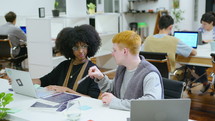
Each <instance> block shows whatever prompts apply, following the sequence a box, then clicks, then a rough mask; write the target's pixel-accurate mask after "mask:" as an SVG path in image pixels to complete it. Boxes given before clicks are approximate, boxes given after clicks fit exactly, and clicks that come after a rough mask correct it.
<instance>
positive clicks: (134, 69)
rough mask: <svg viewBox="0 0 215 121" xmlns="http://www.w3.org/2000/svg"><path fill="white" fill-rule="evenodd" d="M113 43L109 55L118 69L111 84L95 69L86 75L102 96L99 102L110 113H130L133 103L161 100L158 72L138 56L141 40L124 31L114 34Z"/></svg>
mask: <svg viewBox="0 0 215 121" xmlns="http://www.w3.org/2000/svg"><path fill="white" fill-rule="evenodd" d="M112 43H113V52H112V55H113V57H114V59H115V61H116V63H117V65H118V67H117V70H116V76H115V78H114V80H109V78H108V77H107V76H106V75H103V74H102V73H101V71H100V70H99V69H98V68H97V67H96V66H93V67H91V68H90V69H89V72H88V75H89V76H90V77H91V78H94V79H95V82H96V83H98V85H99V88H100V89H101V91H102V92H104V93H103V94H102V95H101V97H102V102H103V103H104V104H107V105H109V107H110V108H113V109H120V110H130V102H131V101H132V100H147V99H162V98H163V97H164V92H163V81H162V78H161V75H160V72H159V71H158V70H157V68H156V67H155V66H153V65H152V64H150V63H149V62H148V61H146V60H145V58H144V57H143V56H141V55H140V56H139V49H140V46H141V38H140V36H139V35H138V34H137V33H136V32H134V31H124V32H120V33H118V34H116V35H115V36H114V37H113V39H112Z"/></svg>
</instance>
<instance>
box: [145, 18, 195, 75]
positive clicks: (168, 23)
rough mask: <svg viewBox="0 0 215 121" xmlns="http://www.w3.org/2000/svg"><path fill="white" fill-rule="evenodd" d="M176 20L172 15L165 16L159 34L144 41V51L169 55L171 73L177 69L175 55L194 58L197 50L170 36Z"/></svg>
mask: <svg viewBox="0 0 215 121" xmlns="http://www.w3.org/2000/svg"><path fill="white" fill-rule="evenodd" d="M173 24H174V20H173V18H172V17H171V16H170V15H164V16H162V17H161V18H160V20H159V33H158V34H156V35H152V36H148V37H147V38H146V39H145V41H144V43H143V44H144V46H143V50H144V51H148V52H164V53H167V54H168V58H169V60H170V68H171V72H173V71H174V70H175V68H176V61H175V58H176V57H175V55H176V54H178V55H182V56H184V57H188V56H194V55H196V54H197V52H196V50H195V49H193V48H192V47H190V46H188V45H186V44H185V43H183V42H182V41H180V40H179V39H177V38H176V37H173V36H170V35H169V34H170V33H171V31H172V28H173Z"/></svg>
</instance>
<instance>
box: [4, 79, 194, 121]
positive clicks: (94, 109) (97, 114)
mask: <svg viewBox="0 0 215 121" xmlns="http://www.w3.org/2000/svg"><path fill="white" fill-rule="evenodd" d="M0 85H1V88H0V92H10V91H8V88H10V85H8V82H7V80H4V79H1V78H0ZM13 97H14V101H13V102H11V103H10V104H9V105H8V107H9V108H13V109H20V111H19V112H17V113H15V114H8V118H9V119H10V120H11V121H44V120H45V121H67V120H66V118H65V117H64V115H63V113H62V112H53V111H52V112H51V111H40V110H32V109H31V108H29V107H30V106H31V105H32V104H34V103H35V102H36V101H37V100H39V99H35V98H31V97H26V96H22V95H19V94H16V93H14V96H13ZM77 99H78V100H80V102H81V105H82V106H84V105H87V106H90V107H91V109H88V110H83V111H82V112H81V113H82V114H81V120H80V121H88V120H93V121H127V118H128V117H130V112H129V111H121V110H114V109H110V108H109V107H107V106H105V105H103V104H102V102H101V100H97V99H93V98H88V97H80V98H77ZM188 121H193V120H188Z"/></svg>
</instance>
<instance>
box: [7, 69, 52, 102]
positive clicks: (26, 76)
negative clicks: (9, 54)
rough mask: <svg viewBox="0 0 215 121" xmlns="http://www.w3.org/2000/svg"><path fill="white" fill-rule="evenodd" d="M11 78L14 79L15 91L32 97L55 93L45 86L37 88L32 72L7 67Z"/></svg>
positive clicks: (13, 86)
mask: <svg viewBox="0 0 215 121" xmlns="http://www.w3.org/2000/svg"><path fill="white" fill-rule="evenodd" d="M5 71H6V73H7V75H8V76H9V78H10V79H11V80H12V84H11V86H12V89H13V91H14V92H16V93H18V94H22V95H26V96H30V97H35V98H41V97H46V96H49V95H51V94H54V93H55V92H54V91H48V90H46V89H45V88H42V87H38V88H35V86H34V85H33V81H32V79H31V76H30V73H29V72H25V71H20V70H15V69H10V68H5Z"/></svg>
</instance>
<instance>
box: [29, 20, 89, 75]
mask: <svg viewBox="0 0 215 121" xmlns="http://www.w3.org/2000/svg"><path fill="white" fill-rule="evenodd" d="M88 23H89V21H88V17H74V18H72V17H59V18H52V17H50V18H28V19H27V20H26V25H27V31H28V33H27V40H28V41H27V45H28V64H29V72H30V74H31V76H32V78H39V77H41V76H44V75H45V74H47V73H49V72H50V71H51V70H52V69H53V68H54V67H55V66H57V65H58V64H59V63H60V62H62V61H63V60H65V58H64V56H58V57H54V56H53V52H52V48H53V47H54V46H55V44H54V43H55V41H54V39H55V38H56V36H57V33H59V32H60V30H61V29H62V28H64V27H67V26H76V25H81V24H88Z"/></svg>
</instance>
